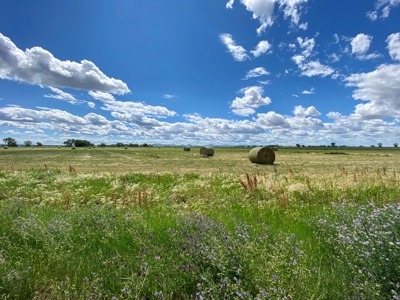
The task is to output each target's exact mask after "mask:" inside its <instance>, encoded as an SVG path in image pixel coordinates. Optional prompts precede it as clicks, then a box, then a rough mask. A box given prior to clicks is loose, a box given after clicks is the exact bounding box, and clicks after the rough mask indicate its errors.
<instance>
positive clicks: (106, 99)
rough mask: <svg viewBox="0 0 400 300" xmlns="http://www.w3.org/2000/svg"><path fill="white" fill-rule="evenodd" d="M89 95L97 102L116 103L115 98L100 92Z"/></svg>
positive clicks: (91, 92)
mask: <svg viewBox="0 0 400 300" xmlns="http://www.w3.org/2000/svg"><path fill="white" fill-rule="evenodd" d="M89 95H90V96H91V97H92V98H93V99H96V100H100V101H104V102H112V101H115V98H114V96H113V95H111V94H110V93H104V92H100V91H90V92H89Z"/></svg>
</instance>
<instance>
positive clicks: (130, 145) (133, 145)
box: [128, 143, 139, 147]
mask: <svg viewBox="0 0 400 300" xmlns="http://www.w3.org/2000/svg"><path fill="white" fill-rule="evenodd" d="M128 147H139V145H138V144H132V143H129V144H128Z"/></svg>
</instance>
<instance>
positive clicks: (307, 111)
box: [293, 105, 321, 117]
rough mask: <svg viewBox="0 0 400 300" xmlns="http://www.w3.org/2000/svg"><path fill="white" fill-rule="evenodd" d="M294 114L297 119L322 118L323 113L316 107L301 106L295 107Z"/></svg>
mask: <svg viewBox="0 0 400 300" xmlns="http://www.w3.org/2000/svg"><path fill="white" fill-rule="evenodd" d="M293 113H294V115H295V116H296V117H306V116H320V115H321V113H320V112H319V111H318V110H317V109H316V108H315V107H314V106H309V107H307V108H304V107H303V106H301V105H298V106H295V108H294V111H293Z"/></svg>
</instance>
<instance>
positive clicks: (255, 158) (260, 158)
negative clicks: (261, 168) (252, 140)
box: [249, 147, 275, 165]
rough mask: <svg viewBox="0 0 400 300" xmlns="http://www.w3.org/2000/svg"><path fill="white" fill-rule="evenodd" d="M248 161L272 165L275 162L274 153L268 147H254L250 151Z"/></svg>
mask: <svg viewBox="0 0 400 300" xmlns="http://www.w3.org/2000/svg"><path fill="white" fill-rule="evenodd" d="M249 160H250V161H251V162H252V163H257V164H263V165H267V164H269V165H272V164H273V163H274V161H275V153H274V151H273V150H272V149H271V148H269V147H256V148H253V149H251V150H250V152H249Z"/></svg>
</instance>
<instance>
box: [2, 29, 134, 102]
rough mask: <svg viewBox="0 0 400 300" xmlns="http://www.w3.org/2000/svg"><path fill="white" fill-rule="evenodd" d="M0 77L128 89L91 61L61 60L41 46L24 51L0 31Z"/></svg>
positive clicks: (110, 90)
mask: <svg viewBox="0 0 400 300" xmlns="http://www.w3.org/2000/svg"><path fill="white" fill-rule="evenodd" d="M0 78H1V79H9V80H15V81H21V82H26V83H29V84H36V85H41V86H48V87H50V86H51V87H69V88H72V89H78V90H98V91H103V92H108V93H113V94H118V95H122V94H126V93H129V92H130V91H129V89H128V86H127V84H126V83H124V82H123V81H121V80H119V79H114V78H110V77H108V76H106V75H105V74H104V73H103V72H102V71H100V69H99V68H98V67H97V66H96V65H95V64H94V63H93V62H91V61H88V60H82V61H81V62H80V63H77V62H73V61H69V60H66V61H61V60H59V59H57V58H55V57H54V56H53V54H51V53H50V52H49V51H47V50H45V49H43V48H41V47H33V48H30V49H26V50H25V51H23V50H21V49H19V48H18V47H17V46H16V45H15V44H14V43H13V42H12V41H11V40H10V39H9V38H8V37H6V36H4V35H3V34H1V33H0Z"/></svg>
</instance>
